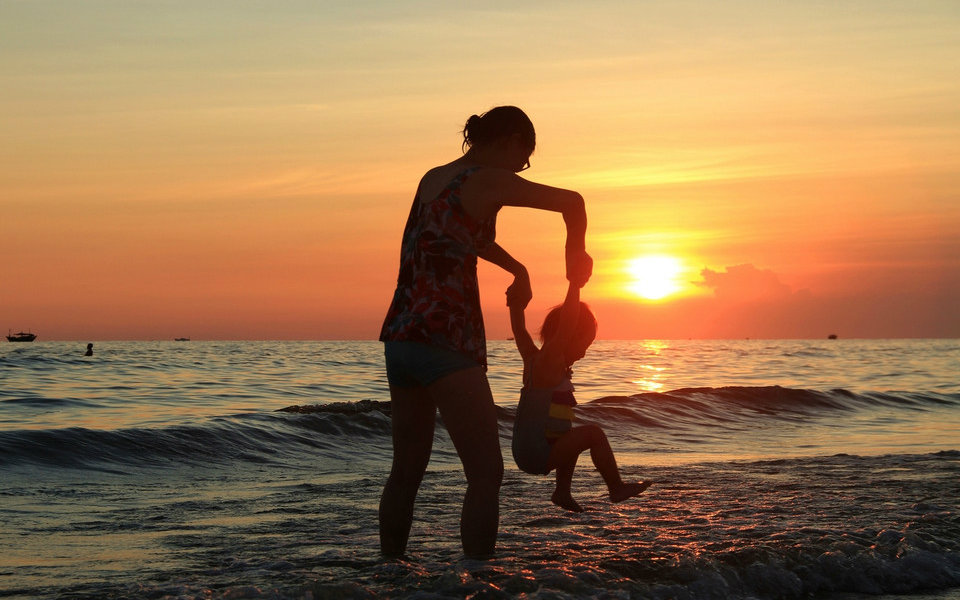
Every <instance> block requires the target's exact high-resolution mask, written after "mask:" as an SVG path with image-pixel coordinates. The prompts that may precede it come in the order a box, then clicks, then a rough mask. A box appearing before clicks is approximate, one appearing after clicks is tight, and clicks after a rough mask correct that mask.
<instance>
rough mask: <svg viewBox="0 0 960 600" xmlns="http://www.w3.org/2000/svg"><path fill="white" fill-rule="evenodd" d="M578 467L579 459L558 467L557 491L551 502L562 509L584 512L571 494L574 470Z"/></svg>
mask: <svg viewBox="0 0 960 600" xmlns="http://www.w3.org/2000/svg"><path fill="white" fill-rule="evenodd" d="M576 466H577V457H576V456H575V457H574V458H573V460H572V461H570V462H566V463H563V464H561V465H557V489H556V490H554V492H553V496H551V497H550V500H551V501H552V502H553V503H554V504H556V505H557V506H559V507H561V508H565V509H567V510H572V511H573V512H583V508H582V507H581V506H580V505H579V504H578V503H577V501H576V500H574V499H573V494H571V493H570V483H571V482H572V481H573V469H574V467H576Z"/></svg>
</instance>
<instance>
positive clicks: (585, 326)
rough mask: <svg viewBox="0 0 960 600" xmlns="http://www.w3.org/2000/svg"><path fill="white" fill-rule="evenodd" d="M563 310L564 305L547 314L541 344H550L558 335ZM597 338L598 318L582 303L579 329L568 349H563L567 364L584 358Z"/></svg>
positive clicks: (578, 321)
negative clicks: (555, 335)
mask: <svg viewBox="0 0 960 600" xmlns="http://www.w3.org/2000/svg"><path fill="white" fill-rule="evenodd" d="M562 309H563V306H562V305H561V306H555V307H553V308H552V309H550V312H549V313H547V316H546V318H545V319H544V320H543V326H542V327H540V341H541V342H543V343H546V342H548V341H549V340H550V338H551V337H553V336H554V334H556V333H557V329H558V327H559V326H560V317H561V315H562ZM596 338H597V318H596V317H595V316H593V311H591V310H590V307H589V306H587V304H586V303H585V302H581V303H580V314H579V315H577V329H576V331H575V332H574V334H573V337H572V338H571V339H570V341H569V342H568V343H567V347H566V348H564V349H563V357H564V359H565V360H566V362H567V366H570V365H572V364H573V363H575V362H577V361H578V360H580V359H581V358H583V356H584V355H585V354H586V353H587V348H589V347H590V345H591V344H592V343H593V340H595V339H596Z"/></svg>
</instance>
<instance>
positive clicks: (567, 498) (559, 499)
mask: <svg viewBox="0 0 960 600" xmlns="http://www.w3.org/2000/svg"><path fill="white" fill-rule="evenodd" d="M550 500H551V501H552V502H553V503H554V504H556V505H557V506H559V507H560V508H565V509H567V510H569V511H573V512H583V508H582V507H581V506H580V505H579V504H577V501H576V500H574V499H573V496H571V495H570V492H567V493H565V494H562V493H560V491H559V490H556V491H554V492H553V496H551V497H550Z"/></svg>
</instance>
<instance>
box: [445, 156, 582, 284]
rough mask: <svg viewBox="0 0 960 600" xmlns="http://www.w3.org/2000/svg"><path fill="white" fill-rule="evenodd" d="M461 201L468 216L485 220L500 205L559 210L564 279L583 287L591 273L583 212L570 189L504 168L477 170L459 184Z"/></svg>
mask: <svg viewBox="0 0 960 600" xmlns="http://www.w3.org/2000/svg"><path fill="white" fill-rule="evenodd" d="M461 200H462V203H463V207H464V210H466V211H467V212H468V213H469V214H470V215H471V216H472V217H474V218H475V219H478V220H485V219H488V218H490V217H492V216H494V215H496V214H497V212H498V211H499V210H500V209H501V208H502V207H504V206H525V207H528V208H536V209H539V210H549V211H554V212H559V213H561V214H562V215H563V222H564V223H565V224H566V228H567V240H566V262H567V279H568V280H569V281H571V282H573V283H576V284H577V285H579V286H581V287H582V286H583V285H584V284H585V283H586V282H587V280H588V279H589V278H590V275H591V273H592V272H593V259H591V258H590V255H589V254H587V253H586V250H585V248H586V232H587V211H586V208H585V204H584V201H583V196H581V195H580V194H579V193H577V192H575V191H573V190H566V189H563V188H557V187H552V186H549V185H543V184H541V183H534V182H532V181H527V180H526V179H524V178H523V177H520V176H519V175H517V174H516V173H511V172H510V171H507V170H505V169H481V170H479V171H478V172H477V173H475V174H474V175H473V176H472V177H470V179H468V180H467V182H466V183H465V184H464V186H463V193H462V198H461Z"/></svg>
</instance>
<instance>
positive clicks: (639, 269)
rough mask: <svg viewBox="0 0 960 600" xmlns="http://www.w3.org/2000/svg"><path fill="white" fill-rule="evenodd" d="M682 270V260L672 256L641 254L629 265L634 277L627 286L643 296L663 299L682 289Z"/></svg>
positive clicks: (651, 298) (650, 298)
mask: <svg viewBox="0 0 960 600" xmlns="http://www.w3.org/2000/svg"><path fill="white" fill-rule="evenodd" d="M681 270H682V265H681V264H680V261H679V260H677V259H676V258H674V257H672V256H663V255H649V256H639V257H637V258H634V259H632V260H630V262H629V264H628V265H627V272H628V273H629V274H630V277H631V278H632V279H631V281H630V283H629V284H628V285H627V288H628V289H629V290H630V291H631V292H632V293H634V294H636V295H637V296H640V297H641V298H645V299H647V300H661V299H663V298H666V297H667V296H669V295H671V294H675V293H677V292H678V291H680V282H679V281H678V277H679V275H680V271H681Z"/></svg>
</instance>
